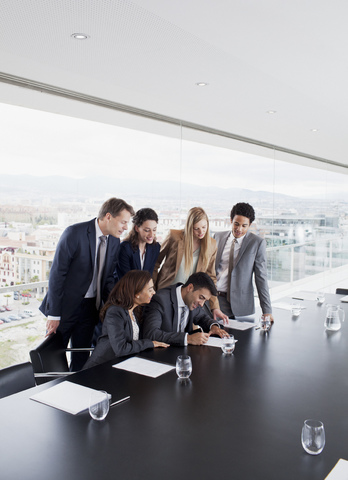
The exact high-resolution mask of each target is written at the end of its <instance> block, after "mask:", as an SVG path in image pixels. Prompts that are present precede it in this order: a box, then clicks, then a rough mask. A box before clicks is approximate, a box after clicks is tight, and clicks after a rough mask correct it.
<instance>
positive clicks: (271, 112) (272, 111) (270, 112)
mask: <svg viewBox="0 0 348 480" xmlns="http://www.w3.org/2000/svg"><path fill="white" fill-rule="evenodd" d="M266 113H269V114H270V115H273V114H274V113H277V111H276V110H267V112H266Z"/></svg>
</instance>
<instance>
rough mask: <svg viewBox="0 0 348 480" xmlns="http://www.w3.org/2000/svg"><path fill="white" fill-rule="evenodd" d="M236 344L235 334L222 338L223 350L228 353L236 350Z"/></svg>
mask: <svg viewBox="0 0 348 480" xmlns="http://www.w3.org/2000/svg"><path fill="white" fill-rule="evenodd" d="M235 346H236V342H235V340H234V336H233V335H228V336H227V337H223V338H222V343H221V350H222V351H223V352H224V353H226V354H227V355H230V354H231V353H233V352H234V349H235Z"/></svg>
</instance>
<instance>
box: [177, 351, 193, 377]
mask: <svg viewBox="0 0 348 480" xmlns="http://www.w3.org/2000/svg"><path fill="white" fill-rule="evenodd" d="M191 373H192V362H191V357H190V356H189V355H179V356H178V357H177V359H176V374H177V376H178V377H179V378H189V377H190V375H191Z"/></svg>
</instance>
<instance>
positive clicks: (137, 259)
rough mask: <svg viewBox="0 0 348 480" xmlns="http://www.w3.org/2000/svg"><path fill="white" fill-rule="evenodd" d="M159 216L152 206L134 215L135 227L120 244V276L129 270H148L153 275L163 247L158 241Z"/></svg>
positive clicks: (118, 270)
mask: <svg viewBox="0 0 348 480" xmlns="http://www.w3.org/2000/svg"><path fill="white" fill-rule="evenodd" d="M157 223H158V216H157V213H156V212H155V211H154V210H152V208H141V209H140V210H138V211H137V213H136V214H135V215H134V217H133V228H132V230H131V231H130V233H129V235H128V236H127V237H126V238H125V239H124V241H123V242H122V243H121V245H120V249H119V254H118V264H117V267H116V268H117V275H118V278H119V279H120V278H122V277H123V275H125V274H126V273H127V272H129V270H147V271H148V272H150V274H151V275H152V273H153V269H154V266H155V263H156V260H157V257H158V254H159V251H160V248H161V245H160V244H159V243H157V242H156V231H157Z"/></svg>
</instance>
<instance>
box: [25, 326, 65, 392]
mask: <svg viewBox="0 0 348 480" xmlns="http://www.w3.org/2000/svg"><path fill="white" fill-rule="evenodd" d="M29 354H30V359H31V363H32V364H33V368H34V372H35V373H47V372H68V371H69V366H68V361H67V358H66V353H65V348H64V344H63V338H62V336H61V334H60V333H59V332H57V333H53V334H51V335H49V336H48V337H47V338H45V340H44V341H43V342H42V343H40V345H39V346H37V347H36V348H35V349H33V350H31V351H30V353H29ZM49 380H52V378H51V379H50V378H48V379H43V378H42V379H40V380H39V379H38V378H37V383H38V384H40V383H44V382H45V381H46V382H47V381H49Z"/></svg>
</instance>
